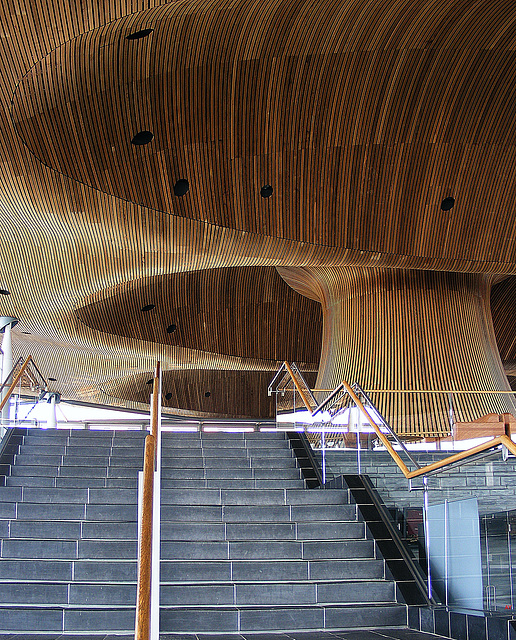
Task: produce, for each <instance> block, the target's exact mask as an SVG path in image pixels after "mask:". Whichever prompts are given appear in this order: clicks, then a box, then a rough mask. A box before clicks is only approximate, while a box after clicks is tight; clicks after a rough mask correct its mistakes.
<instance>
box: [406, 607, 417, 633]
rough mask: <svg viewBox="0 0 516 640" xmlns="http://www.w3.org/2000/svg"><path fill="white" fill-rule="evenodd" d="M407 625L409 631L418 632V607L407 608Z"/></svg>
mask: <svg viewBox="0 0 516 640" xmlns="http://www.w3.org/2000/svg"><path fill="white" fill-rule="evenodd" d="M408 624H409V627H410V628H411V629H417V630H419V607H414V606H409V608H408Z"/></svg>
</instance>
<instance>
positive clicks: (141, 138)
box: [131, 131, 154, 146]
mask: <svg viewBox="0 0 516 640" xmlns="http://www.w3.org/2000/svg"><path fill="white" fill-rule="evenodd" d="M152 138H154V134H153V133H152V132H151V131H139V132H138V133H137V134H136V135H135V136H134V137H133V139H132V140H131V142H132V143H133V144H135V145H136V146H140V145H142V144H149V142H150V141H151V140H152Z"/></svg>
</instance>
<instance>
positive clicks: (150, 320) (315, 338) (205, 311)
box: [77, 267, 322, 369]
mask: <svg viewBox="0 0 516 640" xmlns="http://www.w3.org/2000/svg"><path fill="white" fill-rule="evenodd" d="M102 293H103V299H102V300H95V301H92V302H90V303H89V304H87V305H86V306H83V307H81V308H80V309H78V310H77V316H78V318H79V319H80V320H81V321H82V322H84V323H85V324H87V325H88V326H89V327H91V328H93V329H96V330H98V331H104V332H107V333H112V334H114V335H121V336H126V337H129V338H136V339H138V340H145V341H148V342H155V343H159V344H163V345H174V346H181V347H186V348H188V349H195V350H197V351H207V352H211V353H216V354H224V355H229V356H238V357H244V358H258V359H260V360H272V361H273V362H277V361H282V360H289V361H297V362H300V363H310V364H311V367H312V369H313V368H317V363H318V362H319V355H320V351H321V339H322V335H321V333H322V313H321V307H320V305H319V304H317V303H315V302H313V301H311V300H308V299H307V298H304V297H303V296H300V295H299V294H298V293H296V292H295V291H294V290H293V289H291V288H290V287H289V286H288V285H287V284H286V283H285V282H284V281H283V280H282V279H281V278H280V276H279V275H278V272H277V271H276V269H274V268H272V267H229V268H225V269H208V270H203V271H191V272H186V273H176V274H170V275H166V276H155V277H154V278H148V279H146V280H144V281H136V282H130V283H128V284H126V285H121V286H119V287H116V288H115V291H110V290H107V291H103V292H102ZM97 297H98V296H95V298H97ZM150 307H152V308H150Z"/></svg>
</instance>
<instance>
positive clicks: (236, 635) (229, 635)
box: [159, 633, 244, 640]
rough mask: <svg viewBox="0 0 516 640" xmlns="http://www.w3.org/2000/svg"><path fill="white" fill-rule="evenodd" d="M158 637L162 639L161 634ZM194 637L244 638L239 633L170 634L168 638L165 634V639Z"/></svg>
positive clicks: (202, 639) (216, 639) (214, 639)
mask: <svg viewBox="0 0 516 640" xmlns="http://www.w3.org/2000/svg"><path fill="white" fill-rule="evenodd" d="M159 638H160V640H162V637H161V635H160V637H159ZM195 638H197V639H198V640H244V636H243V635H241V634H240V633H198V634H197V635H196V636H192V635H191V634H189V635H188V634H187V635H183V636H181V635H180V636H178V635H171V636H170V638H169V637H168V636H165V640H179V639H180V640H193V639H195Z"/></svg>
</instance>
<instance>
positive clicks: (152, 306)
mask: <svg viewBox="0 0 516 640" xmlns="http://www.w3.org/2000/svg"><path fill="white" fill-rule="evenodd" d="M155 307H156V305H155V304H146V305H145V306H144V307H142V309H141V310H142V311H152V310H153V309H155Z"/></svg>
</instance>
